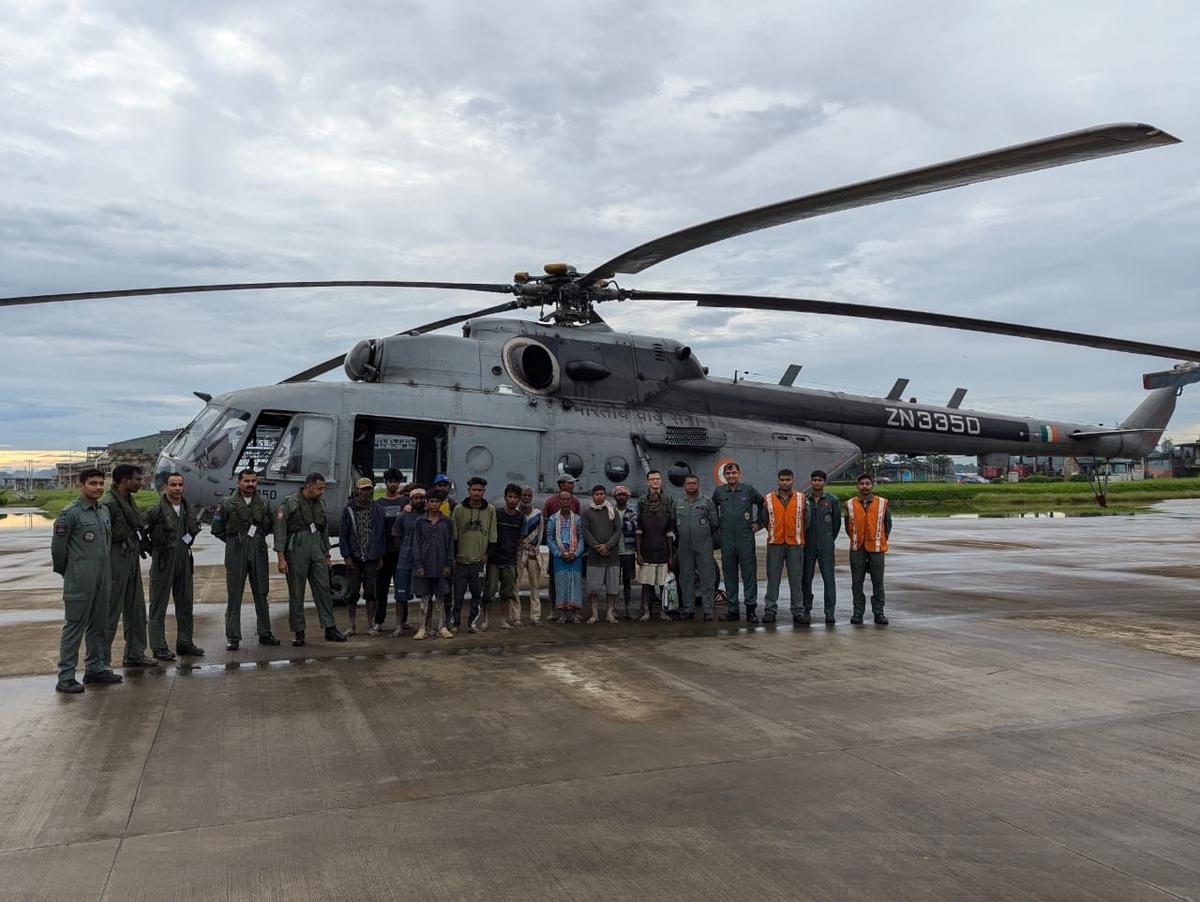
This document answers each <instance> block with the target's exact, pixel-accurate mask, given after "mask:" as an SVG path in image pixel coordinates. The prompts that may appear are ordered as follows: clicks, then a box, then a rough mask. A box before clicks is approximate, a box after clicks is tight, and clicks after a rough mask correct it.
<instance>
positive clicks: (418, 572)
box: [413, 567, 425, 579]
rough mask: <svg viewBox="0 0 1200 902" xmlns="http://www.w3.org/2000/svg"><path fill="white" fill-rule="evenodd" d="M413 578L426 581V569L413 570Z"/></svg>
mask: <svg viewBox="0 0 1200 902" xmlns="http://www.w3.org/2000/svg"><path fill="white" fill-rule="evenodd" d="M413 576H419V577H421V578H422V579H424V578H425V568H424V567H417V568H416V569H415V570H413Z"/></svg>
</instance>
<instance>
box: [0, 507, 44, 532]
mask: <svg viewBox="0 0 1200 902" xmlns="http://www.w3.org/2000/svg"><path fill="white" fill-rule="evenodd" d="M53 525H54V518H53V517H51V516H50V515H49V514H47V513H46V512H45V511H42V510H39V509H38V508H35V507H8V508H4V509H3V510H0V531H3V532H17V531H19V532H28V533H39V532H44V533H45V534H46V535H49V534H50V527H52V526H53Z"/></svg>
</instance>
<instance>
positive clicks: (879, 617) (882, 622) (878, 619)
mask: <svg viewBox="0 0 1200 902" xmlns="http://www.w3.org/2000/svg"><path fill="white" fill-rule="evenodd" d="M875 622H876V623H878V624H879V625H880V626H887V624H888V619H887V618H886V617H885V616H883V612H882V611H881V612H879V613H878V614H876V615H875Z"/></svg>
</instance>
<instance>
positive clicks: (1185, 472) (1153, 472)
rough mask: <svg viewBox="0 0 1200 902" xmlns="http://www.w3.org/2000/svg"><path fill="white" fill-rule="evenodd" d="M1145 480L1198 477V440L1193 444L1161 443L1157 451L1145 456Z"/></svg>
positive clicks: (1199, 443) (1199, 459)
mask: <svg viewBox="0 0 1200 902" xmlns="http://www.w3.org/2000/svg"><path fill="white" fill-rule="evenodd" d="M1145 468H1146V478H1147V479H1168V478H1171V477H1184V476H1200V440H1198V441H1194V442H1180V443H1179V444H1175V443H1173V442H1169V441H1166V442H1163V443H1162V445H1160V446H1159V448H1158V450H1156V451H1153V452H1152V453H1150V454H1148V455H1146V462H1145Z"/></svg>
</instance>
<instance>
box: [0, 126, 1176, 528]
mask: <svg viewBox="0 0 1200 902" xmlns="http://www.w3.org/2000/svg"><path fill="white" fill-rule="evenodd" d="M1176 143H1179V139H1177V138H1175V137H1173V136H1172V135H1169V134H1167V133H1166V132H1163V131H1162V130H1160V129H1158V128H1155V127H1153V126H1150V125H1145V124H1141V123H1119V124H1112V125H1102V126H1097V127H1093V128H1087V129H1082V130H1079V131H1074V132H1068V133H1065V134H1061V135H1056V136H1052V137H1048V138H1043V139H1039V140H1035V141H1031V142H1028V143H1024V144H1018V145H1013V146H1009V147H1005V148H1001V149H998V150H992V151H988V152H985V153H981V154H976V155H973V156H968V157H962V158H959V159H955V160H951V161H948V162H943V163H939V164H935V165H931V166H926V167H923V168H919V169H914V170H909V171H906V172H901V173H898V174H894V175H889V176H884V177H881V178H877V179H873V180H870V181H865V182H859V183H855V184H851V185H847V186H844V187H841V188H835V189H831V190H827V191H822V192H818V193H815V194H809V195H805V196H802V197H798V198H794V199H792V200H787V201H783V202H780V203H776V204H771V205H768V206H764V207H759V208H756V209H752V210H747V211H744V212H741V213H736V214H733V215H730V216H725V217H722V218H719V219H716V220H712V221H710V222H706V223H702V224H700V225H696V226H692V227H690V228H686V229H683V230H680V231H677V232H673V233H671V234H668V235H665V236H662V237H659V238H655V239H653V240H651V241H648V242H646V243H644V244H641V245H639V246H637V247H634V248H632V249H630V250H628V251H625V252H624V253H622V254H620V255H618V256H616V257H614V258H612V259H610V260H608V261H607V262H605V263H602V264H600V265H599V266H596V267H594V268H593V269H591V270H588V271H586V272H585V273H583V274H580V272H579V271H578V270H577V269H576V268H575V267H574V266H572V265H570V264H567V263H551V264H547V265H545V266H544V267H543V272H542V273H539V274H531V273H529V272H518V273H516V274H515V276H514V277H513V279H512V280H511V281H508V282H502V283H475V282H436V281H383V280H361V281H346V280H338V281H303V282H301V281H295V282H252V283H239V284H212V285H185V286H168V287H160V288H139V289H121V290H108V291H85V292H72V293H63V294H49V295H32V296H23V297H10V298H2V299H0V306H14V305H20V304H40V303H53V302H60V301H77V300H87V299H99V298H121V297H135V296H143V295H168V294H184V293H196V292H213V291H217V292H223V291H245V290H271V289H288V288H352V287H394V288H417V289H433V290H454V291H475V292H485V293H493V294H501V295H509V296H511V299H507V300H505V301H503V302H502V303H498V304H495V305H493V306H490V307H486V308H484V309H480V310H475V311H472V312H470V313H465V314H456V315H453V316H449V317H445V318H443V319H440V320H437V321H435V322H431V323H426V324H424V325H421V326H418V327H416V328H412V329H409V330H406V331H404V332H400V333H397V334H394V335H391V336H387V337H384V338H372V339H364V340H362V341H360V342H358V343H357V344H356V345H355V346H354V347H353V348H352V349H350V351H348V352H346V353H342V354H338V355H336V356H334V357H331V358H330V359H329V360H326V361H323V362H321V363H319V364H316V365H314V366H312V367H310V368H308V369H306V370H304V371H302V372H299V373H296V374H294V375H292V376H290V377H288V378H287V379H284V380H283V381H282V382H280V383H278V384H275V385H268V386H259V387H255V388H246V389H240V390H237V391H231V392H227V393H225V394H221V395H218V396H216V397H213V396H211V395H208V394H206V393H203V392H196V393H195V394H196V395H197V396H198V397H199V398H200V399H201V400H202V401H204V402H205V407H204V408H203V409H202V410H201V411H200V413H199V414H198V415H197V416H196V418H195V419H194V420H192V422H191V423H190V424H189V425H188V426H187V427H186V428H185V429H184V430H183V431H182V432H180V433H179V434H178V436H177V437H176V438H175V439H174V440H173V441H172V442H171V443H170V444H169V445H168V446H167V447H165V448H164V449H163V451H162V453H161V456H160V457H159V459H158V463H157V465H156V468H155V476H156V483H161V482H162V481H164V480H165V477H166V475H167V474H169V473H182V474H183V475H184V477H185V480H186V486H187V495H188V499H189V501H190V502H191V503H193V504H196V505H198V506H200V507H201V508H212V507H214V506H215V505H216V504H217V502H219V501H220V499H222V498H223V497H225V496H226V495H228V494H229V493H230V492H232V491H234V490H235V485H236V479H237V474H238V473H239V472H240V471H241V470H243V469H245V468H250V469H254V470H255V471H256V472H258V473H259V476H260V479H259V491H260V492H261V493H262V494H263V495H264V496H265V497H266V498H267V500H268V501H270V502H272V503H278V502H280V501H282V499H283V498H284V497H286V496H287V495H288V494H290V493H292V492H294V491H295V490H297V489H298V488H299V487H300V486H301V485H302V484H303V481H304V478H305V476H306V474H308V473H310V472H320V473H322V474H323V475H324V476H325V478H326V480H327V485H328V486H329V488H330V489H331V491H329V492H327V494H326V499H327V502H326V503H327V507H328V508H329V509H330V512H331V514H332V515H333V516H334V517H336V516H337V515H338V514H339V512H340V510H341V507H342V506H343V504H344V503H345V501H346V499H347V497H348V495H349V487H351V486H353V485H354V484H355V482H356V481H357V480H358V479H359V478H361V477H364V476H366V477H368V478H371V479H372V480H376V479H377V477H378V476H379V475H380V474H379V472H378V471H379V470H380V469H381V468H382V467H383V466H391V465H397V464H399V465H400V466H402V467H403V468H404V470H405V475H406V477H407V478H408V479H410V480H412V481H416V482H425V483H429V482H431V481H432V479H433V477H434V476H435V474H440V473H445V474H447V475H448V476H449V477H450V479H451V480H452V482H456V483H458V484H462V483H464V482H465V480H466V479H467V478H468V477H471V476H475V475H479V476H483V477H484V478H486V479H488V480H489V481H491V482H492V483H493V485H494V486H495V485H497V484H499V485H503V484H504V483H505V482H514V483H517V484H518V485H521V484H528V485H532V486H533V487H534V488H535V490H536V491H538V492H540V493H542V494H546V493H549V492H551V491H553V490H554V489H555V486H556V483H557V481H558V478H559V477H560V476H561V475H563V474H569V475H570V476H572V477H574V478H575V479H576V480H578V481H580V482H581V483H582V484H583V485H585V486H586V485H589V484H591V483H593V482H599V483H607V484H612V483H619V482H624V483H627V484H628V485H629V486H630V487H631V488H632V490H633V491H634V492H635V493H640V492H641V491H642V490H643V488H644V485H645V476H646V474H647V472H648V471H650V470H651V469H657V470H660V471H661V472H662V473H663V474H664V475H665V477H666V479H667V480H668V481H669V482H670V484H672V485H674V486H676V487H680V486H682V485H683V480H684V477H685V476H687V475H688V474H691V473H695V474H698V475H700V477H701V481H702V484H707V485H708V486H715V485H716V484H719V483H721V482H723V481H724V477H723V467H724V465H725V464H726V463H727V462H729V461H735V460H736V461H737V462H738V463H739V464H740V466H741V470H742V472H743V474H744V478H745V479H746V480H748V481H749V482H752V483H755V482H757V483H759V484H770V483H771V481H772V480H773V479H774V478H775V474H776V472H777V471H778V469H780V468H782V467H789V468H792V469H793V470H794V471H795V472H796V474H797V477H798V478H797V482H798V483H799V484H800V485H801V486H802V487H803V486H805V485H807V479H806V478H805V477H804V476H803V474H807V473H809V472H810V471H811V470H815V469H821V470H825V471H827V472H828V473H829V474H830V477H831V478H832V477H834V476H836V475H837V474H838V473H841V472H844V471H845V470H846V469H847V468H849V467H850V466H851V465H853V464H854V463H855V462H856V461H857V460H858V459H859V457H860V455H861V454H863V453H871V452H885V453H899V454H909V455H916V454H928V453H946V454H954V455H975V456H978V457H979V458H980V460H981V462H990V461H997V460H1002V461H1004V462H1007V459H1008V456H1009V455H1013V454H1026V455H1041V456H1049V455H1054V456H1063V457H1073V458H1077V459H1087V458H1091V459H1092V460H1093V461H1096V462H1099V461H1103V462H1105V463H1106V464H1107V462H1109V461H1111V460H1113V459H1114V458H1136V457H1141V456H1144V455H1145V454H1146V453H1148V452H1149V451H1150V450H1152V449H1153V447H1154V446H1155V445H1156V444H1157V442H1158V440H1159V438H1160V437H1161V435H1162V432H1163V430H1164V429H1165V428H1166V426H1167V424H1168V422H1169V421H1170V418H1171V415H1172V414H1173V412H1174V410H1175V403H1176V398H1177V397H1178V395H1179V394H1180V393H1181V392H1182V390H1183V387H1184V386H1185V385H1187V384H1191V383H1195V382H1197V381H1200V351H1197V350H1193V349H1187V348H1178V347H1172V346H1167V345H1159V344H1148V343H1144V342H1138V341H1131V340H1128V339H1123V338H1115V337H1104V336H1099V335H1091V334H1086V333H1079V332H1069V331H1063V330H1057V329H1048V328H1042V327H1038V326H1032V325H1025V324H1019V323H1007V322H1002V321H997V320H986V319H977V318H972V317H963V316H952V315H947V314H942V313H936V312H931V311H926V310H906V309H898V308H892V307H876V306H870V305H863V304H853V303H843V302H837V301H822V300H812V299H802V298H779V297H763V296H755V295H742V294H712V293H697V292H686V291H645V290H638V289H633V288H626V287H623V286H621V285H619V284H618V283H617V282H616V281H615V278H616V277H617V276H618V275H633V274H637V273H640V272H643V271H645V270H646V269H647V268H649V267H651V266H653V265H655V264H656V263H660V262H662V261H663V260H667V259H670V258H672V257H674V256H677V255H679V254H682V253H685V252H687V251H691V250H694V249H696V248H700V247H704V246H706V245H710V244H713V243H715V242H718V241H722V240H724V239H727V238H732V237H734V236H739V235H744V234H747V233H750V232H754V231H757V230H760V229H765V228H770V227H774V226H780V225H783V224H786V223H791V222H796V221H799V220H803V219H809V218H812V217H815V216H821V215H825V214H829V213H834V212H837V211H842V210H848V209H852V208H855V207H862V206H867V205H870V204H876V203H881V202H884V201H891V200H898V199H901V198H906V197H913V196H916V195H920V194H925V193H929V192H934V191H941V190H946V189H949V188H957V187H962V186H965V185H969V184H972V183H976V182H981V181H986V180H990V179H997V178H1002V177H1006V176H1010V175H1016V174H1019V173H1024V172H1032V171H1036V170H1040V169H1048V168H1051V167H1056V166H1061V165H1065V164H1070V163H1077V162H1082V161H1085V160H1091V159H1096V158H1099V157H1105V156H1111V155H1116V154H1123V153H1129V152H1132V151H1137V150H1144V149H1148V148H1152V147H1159V146H1164V145H1169V144H1176ZM632 301H638V302H661V301H694V302H695V303H697V304H698V305H699V306H702V307H716V308H727V309H750V310H773V311H785V312H795V313H816V314H823V315H833V316H844V317H855V318H860V319H870V320H886V321H891V322H902V323H915V324H921V325H927V326H933V327H939V328H948V329H958V330H967V331H975V332H985V333H992V334H997V335H1005V336H1014V337H1018V338H1027V339H1035V340H1041V341H1050V342H1059V343H1064V344H1070V345H1078V346H1083V347H1090V348H1099V349H1106V350H1113V351H1121V352H1127V353H1133V354H1142V355H1150V356H1158V357H1166V358H1169V359H1172V360H1176V361H1182V362H1181V363H1178V364H1176V365H1175V366H1174V367H1172V368H1171V369H1168V370H1164V371H1161V372H1156V373H1148V374H1146V375H1145V377H1144V379H1143V386H1144V388H1146V389H1147V390H1148V394H1147V395H1146V397H1145V398H1144V400H1143V401H1142V402H1141V403H1140V404H1139V405H1138V406H1137V407H1136V408H1135V409H1134V410H1133V411H1132V413H1130V414H1129V416H1127V417H1126V418H1125V419H1124V420H1123V421H1122V422H1121V424H1120V425H1119V426H1115V427H1102V426H1092V425H1087V424H1083V423H1076V422H1071V421H1067V420H1058V419H1038V420H1034V419H1029V418H1027V417H1017V416H1006V415H1002V414H995V413H988V412H984V411H978V410H970V409H966V408H963V407H962V406H961V405H962V401H963V398H964V396H965V394H966V392H965V390H964V389H958V390H957V391H956V392H955V393H954V396H953V397H952V398H950V399H949V400H948V401H947V403H946V404H944V405H940V406H938V405H929V404H918V403H915V401H907V402H906V401H904V400H903V399H902V393H903V392H904V389H905V387H906V384H907V381H906V380H903V379H901V380H897V382H896V384H895V385H894V386H893V387H892V390H891V391H890V392H888V393H887V394H886V395H885V396H880V397H872V396H861V395H852V394H846V393H841V392H833V391H820V390H815V389H808V388H799V387H796V386H795V385H794V384H793V383H794V381H795V378H796V376H797V374H798V373H799V371H800V367H799V366H798V365H796V364H793V365H792V366H790V367H789V368H788V370H787V372H786V373H785V374H784V376H783V378H782V379H781V380H780V381H779V383H778V384H766V383H762V382H751V381H746V380H741V381H739V380H738V379H737V377H736V375H735V378H734V379H733V380H728V379H721V378H715V377H712V376H710V375H709V373H708V370H707V368H706V367H705V366H703V365H702V363H701V361H700V360H698V359H697V357H696V355H695V354H694V353H693V352H692V349H691V348H690V347H689V346H688V345H686V344H684V343H682V342H680V341H677V340H674V339H672V338H669V337H666V336H654V335H638V334H630V333H625V332H619V331H616V330H614V329H613V328H611V327H610V326H609V325H608V324H607V323H606V322H605V321H604V320H603V319H602V318H601V317H600V315H599V314H598V312H597V309H596V308H597V307H598V306H600V305H602V304H605V303H618V302H632ZM535 307H536V308H538V309H539V312H540V315H539V317H538V319H537V320H536V321H533V320H528V319H520V318H512V317H506V316H504V315H503V314H506V313H510V312H512V311H518V310H527V309H531V308H535ZM460 323H461V324H463V326H462V334H461V336H455V335H449V334H433V333H436V332H438V331H439V330H441V329H444V328H446V327H449V326H453V325H458V324H460ZM339 366H340V367H342V368H343V369H344V372H345V374H346V376H347V381H342V382H328V381H325V382H322V381H315V380H316V378H317V377H318V376H320V375H323V374H325V373H327V372H330V371H332V370H334V369H336V368H338V367H339ZM1097 472H1099V470H1098V469H1097ZM1097 478H1098V479H1099V478H1100V477H1097ZM1093 488H1094V489H1095V490H1096V494H1097V499H1098V500H1099V501H1100V503H1101V504H1103V503H1104V501H1105V497H1104V484H1102V483H1100V482H1097V483H1096V484H1095V485H1094V486H1093Z"/></svg>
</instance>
